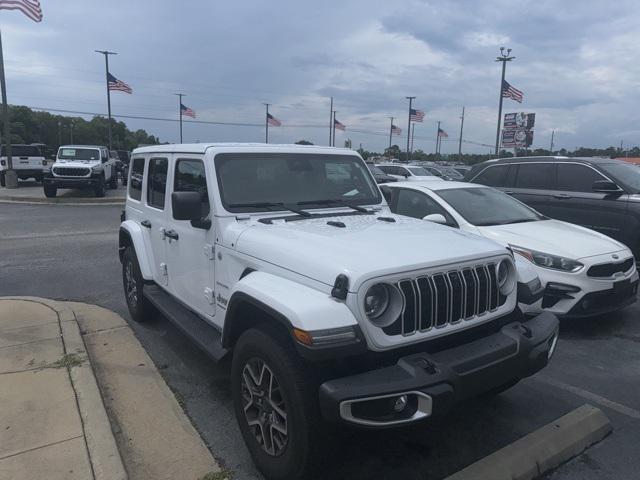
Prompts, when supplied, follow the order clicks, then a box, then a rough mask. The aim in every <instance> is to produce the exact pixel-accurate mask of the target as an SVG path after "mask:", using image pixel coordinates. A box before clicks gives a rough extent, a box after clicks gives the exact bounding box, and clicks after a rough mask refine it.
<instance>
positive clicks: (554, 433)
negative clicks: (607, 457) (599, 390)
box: [446, 404, 612, 480]
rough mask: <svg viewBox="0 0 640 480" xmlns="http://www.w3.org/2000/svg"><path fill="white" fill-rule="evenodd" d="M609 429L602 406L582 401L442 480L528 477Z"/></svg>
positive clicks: (521, 479)
mask: <svg viewBox="0 0 640 480" xmlns="http://www.w3.org/2000/svg"><path fill="white" fill-rule="evenodd" d="M611 430H612V427H611V423H610V422H609V419H608V418H607V416H606V415H605V414H604V413H603V412H602V410H600V409H599V408H596V407H593V406H591V405H586V404H585V405H583V406H581V407H579V408H576V409H575V410H573V411H571V412H569V413H568V414H566V415H564V416H562V417H560V418H559V419H557V420H555V421H553V422H551V423H549V424H547V425H545V426H544V427H542V428H540V429H538V430H536V431H535V432H532V433H530V434H529V435H527V436H525V437H522V438H521V439H520V440H517V441H515V442H513V443H512V444H510V445H507V446H506V447H504V448H502V449H501V450H498V451H497V452H495V453H492V454H491V455H489V456H487V457H485V458H483V459H481V460H478V461H477V462H476V463H473V464H471V465H469V466H468V467H466V468H464V469H463V470H460V471H459V472H457V473H454V474H453V475H451V476H449V477H447V479H446V480H472V479H475V480H477V479H479V478H490V479H491V480H531V479H534V478H537V477H539V476H540V475H542V474H544V473H545V472H548V471H549V470H551V469H553V468H556V467H557V466H559V465H561V464H562V463H564V462H566V461H567V460H569V459H571V458H572V457H574V456H575V455H577V454H579V453H581V452H582V451H584V450H585V449H586V448H587V447H589V446H591V445H593V444H594V443H596V442H599V441H600V440H602V439H603V438H604V437H606V436H607V435H608V434H609V433H610V432H611Z"/></svg>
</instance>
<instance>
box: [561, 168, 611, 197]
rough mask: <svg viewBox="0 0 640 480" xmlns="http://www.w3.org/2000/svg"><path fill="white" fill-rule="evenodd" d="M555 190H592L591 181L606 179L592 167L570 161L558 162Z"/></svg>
mask: <svg viewBox="0 0 640 480" xmlns="http://www.w3.org/2000/svg"><path fill="white" fill-rule="evenodd" d="M557 174H558V180H557V186H556V190H564V191H565V192H592V191H593V182H595V181H596V180H606V178H604V177H603V176H602V175H600V174H599V173H598V172H596V171H595V170H593V169H592V168H589V167H585V166H584V165H575V164H571V163H558V171H557Z"/></svg>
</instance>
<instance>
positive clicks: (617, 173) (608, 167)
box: [599, 163, 640, 193]
mask: <svg viewBox="0 0 640 480" xmlns="http://www.w3.org/2000/svg"><path fill="white" fill-rule="evenodd" d="M599 167H600V168H601V169H602V170H604V171H605V173H608V174H609V175H611V176H612V177H614V179H615V180H616V181H618V182H620V183H621V184H622V185H623V186H625V187H627V188H628V189H630V190H632V193H640V167H638V166H636V165H631V164H629V163H603V164H600V165H599Z"/></svg>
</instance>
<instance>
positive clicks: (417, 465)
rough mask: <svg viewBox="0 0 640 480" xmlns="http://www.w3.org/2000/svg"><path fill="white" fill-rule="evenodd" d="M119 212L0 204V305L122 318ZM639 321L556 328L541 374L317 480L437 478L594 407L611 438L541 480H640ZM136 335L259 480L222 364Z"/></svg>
mask: <svg viewBox="0 0 640 480" xmlns="http://www.w3.org/2000/svg"><path fill="white" fill-rule="evenodd" d="M120 211H121V207H117V206H107V205H92V206H72V205H21V204H6V203H5V204H3V203H0V296H4V295H34V296H40V297H49V298H53V299H57V300H76V301H82V302H88V303H95V304H98V305H101V306H103V307H106V308H109V309H111V310H114V311H116V312H117V313H119V314H120V315H122V316H123V317H124V318H126V319H127V320H129V315H128V313H127V309H126V305H125V302H124V297H123V294H122V286H121V270H120V268H121V267H120V263H119V261H118V257H117V231H118V225H119V222H120V220H119V215H120ZM638 318H640V306H639V305H638V304H636V305H633V306H631V307H630V308H628V309H626V310H625V311H623V312H619V313H616V314H612V315H609V316H607V317H600V318H594V319H591V320H588V321H580V322H570V323H569V322H563V324H562V329H561V340H560V343H559V346H558V352H557V354H556V356H555V357H554V359H553V361H552V364H551V365H550V366H549V367H548V368H547V369H546V370H544V371H543V372H541V373H540V374H539V375H537V376H536V377H534V378H530V379H527V380H525V381H523V382H521V383H520V384H518V385H517V386H515V387H514V388H513V389H511V390H509V391H508V392H506V393H504V394H502V395H500V396H498V397H495V398H490V399H489V398H486V399H476V400H473V401H470V402H468V403H466V404H463V405H460V406H459V407H458V408H456V409H455V410H454V411H453V412H452V413H451V414H450V415H449V416H448V417H447V418H445V419H444V420H441V421H439V422H438V423H435V424H430V425H420V426H415V427H412V428H409V429H403V430H388V431H382V432H364V433H363V432H361V431H352V430H344V431H341V432H339V433H337V434H336V439H335V441H334V442H333V444H334V445H335V446H336V448H335V452H333V454H332V456H331V457H330V459H328V460H327V462H326V465H325V466H326V471H325V472H322V473H323V475H322V476H323V477H324V478H337V479H342V478H345V479H346V478H349V479H359V478H379V479H416V480H417V479H422V480H424V479H440V478H444V477H446V476H447V475H449V474H451V473H454V472H456V471H457V470H459V469H461V468H462V467H464V466H466V465H468V464H469V463H472V462H473V461H475V460H477V459H479V458H482V457H484V456H485V455H487V454H489V453H491V452H493V451H495V450H497V449H499V448H501V447H503V446H504V445H506V444H508V443H510V442H511V441H513V440H515V439H517V438H520V437H522V436H523V435H526V434H527V433H529V432H531V431H532V430H535V429H536V428H538V427H540V426H542V425H545V424H546V423H548V422H550V421H552V420H554V419H556V418H558V417H560V416H562V415H564V414H566V413H567V412H569V411H571V410H572V409H574V408H576V407H578V406H580V405H582V404H584V403H591V404H593V405H595V406H597V407H599V408H601V409H602V410H603V411H604V412H605V413H606V414H607V416H609V418H610V419H611V422H612V424H613V428H614V431H613V434H612V435H610V436H609V437H608V438H606V439H605V440H604V441H602V442H601V443H600V444H598V445H596V446H594V447H592V448H591V449H589V450H588V451H587V452H586V453H585V454H583V455H580V456H579V457H577V458H575V459H574V460H572V461H570V462H568V463H567V464H565V465H563V466H562V467H560V468H559V469H558V470H556V471H555V472H553V473H551V474H550V475H549V476H548V478H551V479H593V480H595V479H598V480H601V479H614V478H615V479H620V478H636V477H637V472H638V471H639V470H640V457H638V455H637V445H638V444H639V443H640V428H639V427H640V390H639V389H638V378H639V377H640V325H639V323H638ZM133 328H134V330H135V332H136V334H137V336H138V338H139V339H140V341H141V343H142V344H143V346H144V347H145V348H146V349H147V351H148V353H149V355H150V356H151V357H152V359H153V360H154V362H155V363H156V365H157V366H158V367H159V369H160V370H161V372H162V374H163V375H164V377H165V379H166V381H167V383H168V384H169V386H170V387H171V388H172V389H173V391H174V392H175V394H176V396H177V397H178V398H179V401H180V402H181V403H182V404H183V405H184V407H185V409H186V411H187V414H188V415H189V417H190V418H191V420H192V421H193V423H194V425H195V426H196V428H197V429H198V431H199V432H200V433H201V435H202V436H203V438H204V440H205V442H206V443H207V444H208V445H209V447H210V448H211V450H212V452H213V453H214V455H215V456H216V457H217V458H218V459H219V460H220V461H221V462H222V463H223V464H224V466H225V467H226V468H228V469H230V470H232V471H234V472H235V478H238V479H252V478H260V476H259V474H258V473H257V472H256V471H255V470H254V469H253V467H252V464H251V461H250V459H249V456H248V453H247V451H246V449H245V447H244V444H243V442H242V439H241V437H240V434H239V432H238V430H237V428H236V423H235V419H234V416H233V409H232V406H231V398H230V392H229V377H228V364H226V363H222V364H221V365H214V364H212V363H211V361H210V360H209V359H208V358H207V357H205V356H204V355H203V354H202V353H201V352H200V351H198V350H197V348H196V347H194V346H193V345H192V344H191V343H189V341H188V340H187V339H186V338H185V337H183V336H182V334H181V333H179V332H178V331H177V330H176V329H175V328H173V327H172V326H171V325H170V324H169V323H168V322H167V321H165V320H164V319H162V318H160V317H159V318H157V319H156V321H154V322H153V323H151V324H147V325H138V324H134V325H133ZM149 408H153V405H149ZM159 421H161V419H159Z"/></svg>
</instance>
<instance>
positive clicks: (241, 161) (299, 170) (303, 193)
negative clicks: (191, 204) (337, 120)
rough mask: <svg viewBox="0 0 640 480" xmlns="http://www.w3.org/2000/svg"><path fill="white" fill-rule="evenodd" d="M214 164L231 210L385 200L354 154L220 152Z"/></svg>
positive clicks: (226, 205)
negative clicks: (278, 205)
mask: <svg viewBox="0 0 640 480" xmlns="http://www.w3.org/2000/svg"><path fill="white" fill-rule="evenodd" d="M215 165H216V172H217V177H218V185H219V187H220V196H221V199H222V204H223V205H224V207H225V208H226V209H227V211H229V212H251V211H274V210H278V207H277V206H274V205H273V204H280V205H286V206H288V207H295V206H297V205H300V204H303V205H304V208H305V209H306V210H309V209H311V208H321V207H326V206H327V202H331V201H333V202H335V205H337V204H338V203H340V204H348V205H371V204H378V203H380V202H381V201H382V198H381V196H380V191H379V190H378V187H377V185H376V183H375V181H374V180H373V179H372V178H371V173H369V171H368V170H367V167H366V166H365V164H364V163H363V162H362V160H360V158H358V157H356V156H351V155H326V154H299V153H221V154H218V155H216V157H215ZM316 201H318V203H317V204H315V207H314V202H316ZM320 201H321V202H320ZM260 204H261V205H260ZM280 210H282V208H280Z"/></svg>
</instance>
